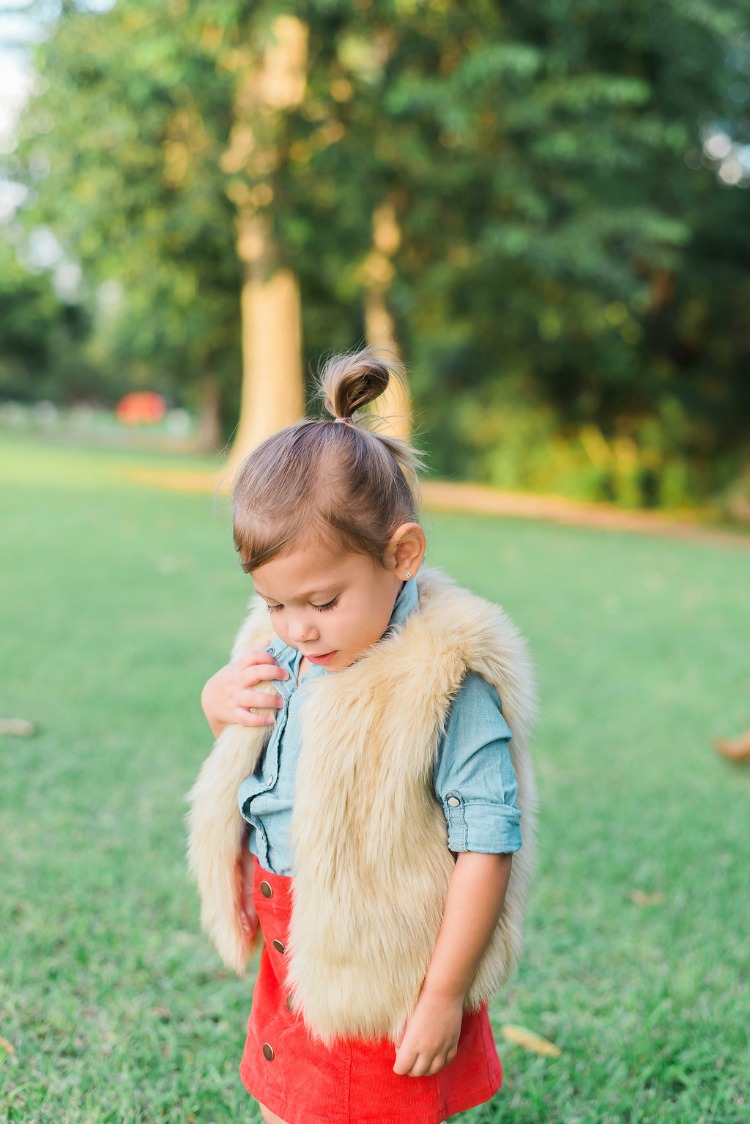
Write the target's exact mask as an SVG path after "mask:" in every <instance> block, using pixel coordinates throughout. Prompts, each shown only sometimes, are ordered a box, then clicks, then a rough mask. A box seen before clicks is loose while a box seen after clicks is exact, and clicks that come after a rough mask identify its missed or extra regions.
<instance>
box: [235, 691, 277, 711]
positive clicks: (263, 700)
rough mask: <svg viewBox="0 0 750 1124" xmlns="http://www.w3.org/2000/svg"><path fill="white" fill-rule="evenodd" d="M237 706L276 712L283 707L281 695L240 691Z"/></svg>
mask: <svg viewBox="0 0 750 1124" xmlns="http://www.w3.org/2000/svg"><path fill="white" fill-rule="evenodd" d="M237 705H238V706H246V707H248V708H250V707H253V708H254V709H260V710H278V709H279V708H280V707H282V706H283V705H284V700H283V699H282V697H281V695H266V694H264V693H263V692H262V691H240V693H239V695H238V696H237Z"/></svg>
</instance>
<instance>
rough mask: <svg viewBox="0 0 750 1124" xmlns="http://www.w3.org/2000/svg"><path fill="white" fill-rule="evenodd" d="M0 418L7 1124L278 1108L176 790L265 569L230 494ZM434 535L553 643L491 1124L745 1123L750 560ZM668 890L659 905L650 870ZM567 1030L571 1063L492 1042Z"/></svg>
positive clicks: (437, 555) (441, 550)
mask: <svg viewBox="0 0 750 1124" xmlns="http://www.w3.org/2000/svg"><path fill="white" fill-rule="evenodd" d="M1 441H2V443H1V444H0V527H1V528H2V544H3V545H2V563H0V604H2V617H1V620H2V623H1V625H0V629H1V631H0V635H1V637H2V642H1V644H0V717H2V716H5V717H8V716H19V717H27V718H31V719H33V720H34V721H35V722H37V723H38V725H39V733H38V734H37V736H35V737H33V738H29V739H21V738H10V737H5V738H2V739H0V745H1V748H2V761H3V766H2V797H1V800H0V838H1V839H2V851H1V855H2V859H1V863H2V865H1V866H0V880H1V881H0V885H1V887H2V888H1V890H0V964H1V965H2V967H1V968H0V1011H1V1015H2V1026H1V1027H0V1034H2V1036H3V1037H4V1038H5V1039H7V1040H8V1042H9V1043H11V1044H12V1046H14V1047H15V1051H16V1052H15V1054H6V1053H4V1052H3V1050H2V1048H1V1047H0V1081H2V1086H1V1087H0V1120H2V1121H23V1122H27V1121H54V1122H55V1124H58V1122H78V1121H85V1122H97V1124H98V1122H103V1121H107V1122H110V1121H111V1122H119V1121H126V1122H136V1121H162V1120H163V1121H184V1122H188V1121H196V1122H199V1124H214V1122H216V1124H219V1122H227V1124H229V1122H230V1121H231V1122H233V1124H234V1122H236V1121H240V1120H245V1121H257V1120H258V1119H259V1118H258V1116H257V1114H256V1113H255V1109H254V1107H253V1106H252V1104H251V1103H250V1101H249V1098H248V1097H247V1095H246V1094H245V1092H244V1090H243V1088H242V1086H241V1085H240V1082H239V1078H238V1075H237V1068H238V1064H239V1058H240V1055H241V1051H242V1045H243V1041H244V1031H245V1022H246V1019H247V1014H248V1011H249V1004H250V993H251V986H252V985H251V981H249V980H237V979H236V978H233V977H232V976H231V975H230V974H229V973H227V972H225V971H223V970H222V968H221V967H220V965H219V962H218V960H217V957H216V956H215V954H214V953H213V952H212V950H211V948H210V947H209V946H208V944H207V942H206V940H205V939H204V938H203V936H202V935H201V934H200V932H199V927H198V918H197V900H196V895H195V892H194V889H193V887H192V886H191V884H190V882H189V880H188V877H187V874H186V870H185V863H184V824H183V815H184V811H185V805H184V794H185V792H186V791H187V789H188V788H189V786H190V784H191V783H192V780H193V778H194V776H195V774H196V771H197V769H198V766H199V763H200V761H201V760H202V758H203V756H204V755H205V753H206V752H207V750H208V749H209V746H210V735H209V733H208V729H207V727H206V726H205V725H204V722H203V718H202V715H201V712H200V707H199V701H198V699H199V693H200V688H201V685H202V683H203V682H204V680H205V678H206V677H207V676H208V675H209V674H210V673H211V672H212V671H213V670H214V669H215V668H216V667H217V666H219V664H220V663H222V662H224V660H225V658H226V654H227V652H228V649H229V646H230V643H231V640H232V637H233V632H234V629H235V627H236V625H237V624H238V622H239V620H240V618H241V616H242V614H243V612H244V607H245V603H246V600H247V598H248V597H249V594H250V585H249V581H248V579H247V578H246V577H245V576H244V575H243V574H242V573H241V571H240V569H239V566H238V565H237V563H236V560H235V556H234V552H233V549H232V546H231V536H230V520H229V513H228V509H227V506H226V501H219V500H217V499H216V498H215V497H212V496H192V495H185V494H179V493H169V492H166V491H157V490H155V489H149V488H145V487H136V486H134V485H133V484H132V483H130V482H129V481H128V479H127V476H126V470H127V469H128V467H132V466H133V465H135V464H136V463H137V464H138V465H142V464H144V463H146V462H147V463H148V464H149V465H151V466H154V465H158V464H165V463H171V462H167V461H166V460H165V459H164V458H159V457H157V456H155V455H154V456H151V457H149V458H145V457H143V456H139V457H138V458H134V457H133V456H129V455H128V454H125V453H122V452H118V453H116V454H115V453H107V452H105V451H101V450H99V451H86V452H82V451H75V450H72V449H54V448H45V447H44V446H42V445H41V444H35V443H32V442H30V441H28V440H25V439H23V440H22V439H18V438H14V439H10V438H8V437H3V438H2V439H1ZM426 526H427V530H428V538H429V543H430V561H431V562H433V563H435V564H440V565H442V566H444V567H445V568H446V569H447V570H449V571H450V572H452V573H453V574H455V576H456V577H457V578H458V579H459V580H460V581H462V582H463V583H465V584H467V585H469V586H471V587H472V588H474V589H476V590H477V591H478V592H479V593H482V594H484V595H487V596H490V597H492V598H494V599H497V600H500V601H502V602H503V603H504V604H505V606H506V608H507V609H508V610H509V611H510V613H511V614H512V615H513V616H514V617H515V619H516V620H517V622H518V623H519V625H520V626H521V628H522V629H523V631H524V632H525V633H526V634H527V635H528V636H529V638H530V640H531V644H532V647H533V650H534V653H535V656H536V659H537V663H538V669H539V681H540V691H541V698H542V711H541V718H540V722H539V726H538V730H537V736H536V741H535V758H536V764H537V771H538V774H539V781H540V789H541V797H542V805H543V807H542V816H541V831H540V861H539V871H538V876H537V879H536V884H535V891H534V895H533V899H532V903H531V909H530V915H529V921H528V939H527V951H526V956H525V959H524V962H523V965H522V968H521V971H520V973H519V975H518V976H517V977H516V979H515V980H514V981H513V983H512V984H511V986H510V987H509V988H508V989H507V990H506V992H505V994H504V995H503V996H502V997H500V998H499V999H498V1000H497V1001H496V1002H495V1004H494V1008H493V1020H494V1022H495V1025H496V1028H497V1031H498V1034H497V1038H498V1044H499V1046H500V1052H501V1056H502V1059H503V1064H504V1068H505V1075H506V1080H505V1085H504V1088H503V1090H502V1092H501V1093H500V1094H499V1095H498V1097H497V1098H496V1099H495V1100H494V1101H493V1102H491V1104H490V1105H487V1106H484V1107H483V1108H480V1109H477V1110H475V1111H474V1112H472V1113H467V1114H466V1115H465V1116H464V1117H463V1119H465V1120H467V1121H473V1122H475V1124H480V1122H484V1124H489V1122H490V1121H491V1122H493V1124H494V1122H499V1121H513V1122H516V1124H532V1122H537V1121H539V1122H542V1121H545V1122H546V1121H566V1122H571V1124H572V1122H574V1121H575V1122H590V1124H599V1122H607V1121H654V1122H659V1124H662V1122H685V1124H694V1122H698V1121H720V1122H735V1121H736V1122H740V1121H743V1122H744V1121H747V1120H748V1119H750V1094H749V1093H748V1083H747V1075H748V1072H750V1050H749V1046H748V1017H747V1015H748V1011H749V1010H750V995H749V994H748V975H747V947H748V945H747V941H748V934H747V924H748V916H747V899H748V890H747V887H748V870H749V869H750V832H749V831H748V822H750V769H747V770H743V769H741V768H736V767H735V768H732V767H731V766H729V765H728V764H726V763H724V762H723V761H721V760H719V759H718V758H716V756H715V755H714V753H713V751H712V750H711V748H710V737H711V735H713V734H716V733H726V734H731V733H734V732H739V731H740V730H742V729H744V727H745V726H747V725H748V724H750V666H749V663H748V659H747V637H748V633H750V580H748V578H749V576H750V575H749V570H750V567H749V566H748V555H747V553H746V552H744V551H741V550H739V549H733V548H731V547H718V546H715V545H709V544H701V543H681V542H676V541H674V542H673V541H668V540H664V539H650V538H645V537H637V536H627V535H623V534H614V533H604V532H595V531H591V530H582V529H575V528H562V527H554V526H549V525H545V524H542V523H530V522H522V521H513V520H507V519H506V520H497V519H480V518H473V517H465V516H444V515H441V516H437V515H428V516H427V518H426ZM633 890H640V891H643V892H645V893H648V894H663V895H664V900H663V903H662V904H653V905H650V906H646V907H643V906H638V905H635V904H634V903H633V902H632V901H631V900H630V896H629V895H630V893H631V892H632V891H633ZM505 1022H511V1023H520V1024H522V1025H524V1026H527V1027H529V1028H530V1029H532V1030H535V1031H538V1032H540V1033H542V1034H544V1035H546V1036H547V1037H549V1038H551V1039H553V1040H554V1041H555V1042H556V1043H557V1044H558V1046H559V1047H560V1048H561V1050H562V1054H561V1056H560V1057H559V1058H557V1059H551V1058H542V1057H538V1056H536V1055H533V1054H528V1053H525V1052H524V1051H523V1050H521V1049H520V1048H519V1047H517V1046H514V1045H510V1044H509V1043H506V1042H504V1041H503V1040H502V1038H501V1037H500V1027H501V1026H502V1024H503V1023H505Z"/></svg>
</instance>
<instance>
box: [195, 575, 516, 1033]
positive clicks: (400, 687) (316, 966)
mask: <svg viewBox="0 0 750 1124" xmlns="http://www.w3.org/2000/svg"><path fill="white" fill-rule="evenodd" d="M417 582H418V588H419V609H417V610H415V611H414V612H413V613H412V614H411V616H410V617H409V618H408V620H407V621H406V622H405V624H404V625H403V626H402V627H400V628H399V629H397V630H395V631H394V633H393V634H391V635H387V636H385V637H384V638H383V639H382V640H380V641H379V642H378V643H377V644H375V645H374V646H373V647H372V648H370V649H369V650H368V651H367V652H366V654H365V655H364V656H362V657H361V658H360V659H359V660H357V662H356V663H354V664H352V665H351V666H349V667H347V668H345V669H344V670H343V671H339V672H335V673H334V674H331V675H328V676H321V677H319V678H316V679H315V680H312V681H311V682H310V684H309V697H308V698H307V699H306V701H305V704H304V709H303V712H302V718H301V721H302V749H301V752H300V758H299V762H298V766H297V774H296V786H295V805H294V811H293V813H292V842H293V847H294V855H295V880H294V909H293V915H292V922H291V929H290V939H289V941H288V947H287V957H288V981H289V984H290V987H291V988H292V990H293V992H294V1002H295V1007H296V1008H297V1009H299V1010H301V1012H302V1013H303V1015H304V1018H305V1021H306V1023H307V1024H308V1026H309V1027H310V1029H311V1031H312V1033H313V1034H315V1035H317V1036H318V1037H320V1038H323V1039H327V1038H330V1037H331V1036H333V1035H345V1036H346V1035H365V1036H372V1037H380V1036H386V1035H388V1036H390V1037H391V1038H393V1039H394V1040H395V1039H397V1038H398V1035H399V1033H400V1032H401V1030H402V1029H403V1026H404V1024H405V1022H406V1019H407V1018H408V1016H409V1015H410V1014H411V1012H412V1010H413V1009H414V1006H415V1004H416V1001H417V998H418V995H419V991H420V987H421V984H422V981H423V979H424V976H425V973H426V970H427V967H428V964H429V961H430V957H431V955H432V951H433V948H434V946H435V942H436V939H437V935H438V931H439V929H440V925H441V921H442V916H443V909H444V904H445V899H446V894H447V889H448V883H449V880H450V877H451V872H452V870H453V866H454V860H453V857H452V855H451V852H450V851H449V850H448V846H447V831H446V823H445V818H444V815H443V809H442V806H441V805H440V804H439V802H438V801H437V800H436V798H435V795H434V789H433V766H434V762H435V757H436V751H437V747H438V743H439V739H440V735H441V732H442V730H443V728H444V724H445V720H446V717H447V714H448V710H449V707H450V704H451V701H452V700H453V698H454V697H455V695H456V693H457V691H458V689H459V687H460V685H461V681H462V679H463V677H464V675H465V674H466V673H467V671H475V672H478V673H479V674H480V675H481V676H483V677H484V678H485V679H486V680H487V681H488V682H489V683H491V684H492V685H493V686H495V687H496V688H497V690H498V693H499V695H500V698H501V701H502V707H503V714H504V716H505V719H506V721H507V722H508V725H509V726H510V729H511V731H512V733H513V738H512V741H511V743H510V749H511V755H512V759H513V765H514V767H515V772H516V779H517V781H518V805H519V808H520V809H521V812H522V823H521V828H522V832H523V846H522V848H521V850H520V851H518V852H516V853H515V854H514V856H513V864H512V873H511V877H510V884H509V886H508V892H507V895H506V899H505V905H504V907H503V912H502V915H501V918H500V921H499V923H498V926H497V929H496V930H495V933H494V934H493V936H492V938H491V941H490V943H489V945H488V947H487V949H486V951H485V953H484V955H483V957H482V960H481V961H480V964H479V967H478V970H477V972H476V975H475V978H474V981H473V983H472V985H471V987H470V989H469V992H468V994H467V997H466V1003H465V1006H466V1008H467V1009H470V1010H471V1009H475V1008H477V1007H478V1006H479V1005H480V1003H481V1002H482V1001H483V1000H485V999H488V998H489V997H490V996H491V995H492V994H493V993H494V992H495V991H496V990H497V989H498V987H499V986H500V985H501V984H502V983H503V982H504V981H505V980H506V979H507V977H508V976H509V975H510V974H511V972H512V971H513V970H514V969H515V967H516V965H517V963H518V959H519V956H520V953H521V945H522V926H523V916H524V908H525V902H526V895H527V889H528V883H529V876H530V872H531V865H532V858H533V849H534V820H535V806H536V794H535V786H534V777H533V773H532V769H531V765H530V762H529V758H528V754H527V749H526V745H527V739H528V734H529V728H530V725H531V721H532V718H533V711H534V686H533V674H532V668H531V663H530V660H529V656H528V654H527V650H526V645H525V642H524V640H523V639H522V637H521V636H520V635H519V633H518V631H517V629H516V628H515V626H514V625H513V624H512V622H511V621H510V620H509V618H508V617H507V616H506V614H505V613H504V612H503V610H502V609H501V608H499V607H498V606H496V605H493V604H491V603H489V602H487V601H484V600H483V599H481V598H479V597H477V596H475V595H474V594H472V593H469V592H468V591H467V590H463V589H460V588H459V587H457V586H456V585H454V584H453V582H451V580H450V579H449V578H447V577H446V576H445V575H443V574H441V573H439V572H437V571H435V570H427V571H424V570H423V571H421V572H420V574H419V576H418V578H417ZM272 636H273V633H272V630H271V627H270V624H269V618H268V613H267V610H266V607H265V605H264V604H263V603H260V604H255V606H254V607H253V608H252V611H251V612H250V615H249V616H248V618H247V620H246V621H245V623H244V624H243V626H242V628H241V629H240V632H239V634H238V637H237V640H236V642H235V645H234V648H233V652H232V656H233V658H236V657H237V656H239V655H240V654H242V653H243V652H245V651H246V650H247V649H248V648H251V647H253V646H255V645H257V644H259V643H260V644H264V643H268V642H269V641H270V640H271V639H272ZM264 689H265V686H264ZM268 736H269V731H268V727H266V728H262V727H260V728H252V729H251V728H247V727H241V726H229V727H227V729H225V730H224V731H223V732H222V734H221V735H220V737H219V738H218V739H217V741H216V743H215V746H214V749H213V752H212V753H211V755H210V756H209V757H208V759H207V760H206V761H205V763H204V765H203V768H202V769H201V772H200V774H199V776H198V779H197V781H196V783H195V785H194V787H193V789H192V791H191V793H190V796H189V800H190V803H191V809H190V812H189V814H188V822H189V832H190V837H189V847H188V856H189V864H190V868H191V870H192V872H193V874H194V875H195V877H196V879H197V882H198V886H199V889H200V894H201V901H202V911H201V921H202V924H203V927H204V929H205V930H206V932H207V933H208V934H209V936H210V937H211V938H212V940H213V941H214V943H215V945H216V948H217V949H218V951H219V953H220V955H221V957H222V958H223V960H224V961H225V962H226V963H227V964H228V965H230V966H231V967H232V968H234V969H236V970H237V971H238V972H242V971H243V970H244V967H245V964H246V961H247V958H248V955H249V953H250V951H251V948H252V946H251V943H250V942H249V941H248V939H247V937H246V936H245V935H244V934H243V930H242V927H241V925H240V922H239V894H240V885H239V875H238V871H239V868H238V862H237V860H238V855H239V853H240V848H241V847H243V846H246V843H245V842H244V840H245V832H246V825H245V822H244V820H243V819H242V816H241V814H240V811H239V808H238V804H237V789H238V787H239V785H240V782H241V781H242V780H243V779H244V778H245V777H246V776H248V775H249V774H250V773H252V772H253V771H254V770H255V767H256V765H257V763H258V760H259V758H260V755H261V753H262V751H263V748H264V746H265V743H266V741H267V739H268ZM258 940H260V934H259V933H257V932H256V936H255V938H254V940H253V942H252V944H253V945H254V944H255V943H257V941H258Z"/></svg>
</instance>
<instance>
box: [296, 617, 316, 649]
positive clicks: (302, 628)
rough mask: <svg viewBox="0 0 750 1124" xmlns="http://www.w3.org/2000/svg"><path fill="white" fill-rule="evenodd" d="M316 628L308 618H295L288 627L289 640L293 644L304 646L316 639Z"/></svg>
mask: <svg viewBox="0 0 750 1124" xmlns="http://www.w3.org/2000/svg"><path fill="white" fill-rule="evenodd" d="M318 635H319V633H318V626H317V625H316V623H315V621H314V620H312V619H311V618H310V617H306V616H303V617H297V618H296V619H295V620H294V621H292V623H291V625H290V627H289V639H290V640H293V641H294V643H295V644H306V643H308V642H309V641H310V640H317V639H318Z"/></svg>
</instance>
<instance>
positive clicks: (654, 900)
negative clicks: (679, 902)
mask: <svg viewBox="0 0 750 1124" xmlns="http://www.w3.org/2000/svg"><path fill="white" fill-rule="evenodd" d="M628 896H629V898H630V900H631V902H633V904H634V905H664V902H665V901H666V900H667V897H666V894H662V893H661V891H659V890H657V891H656V893H654V894H646V893H644V892H643V890H632V891H631V892H630V894H629V895H628Z"/></svg>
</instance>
